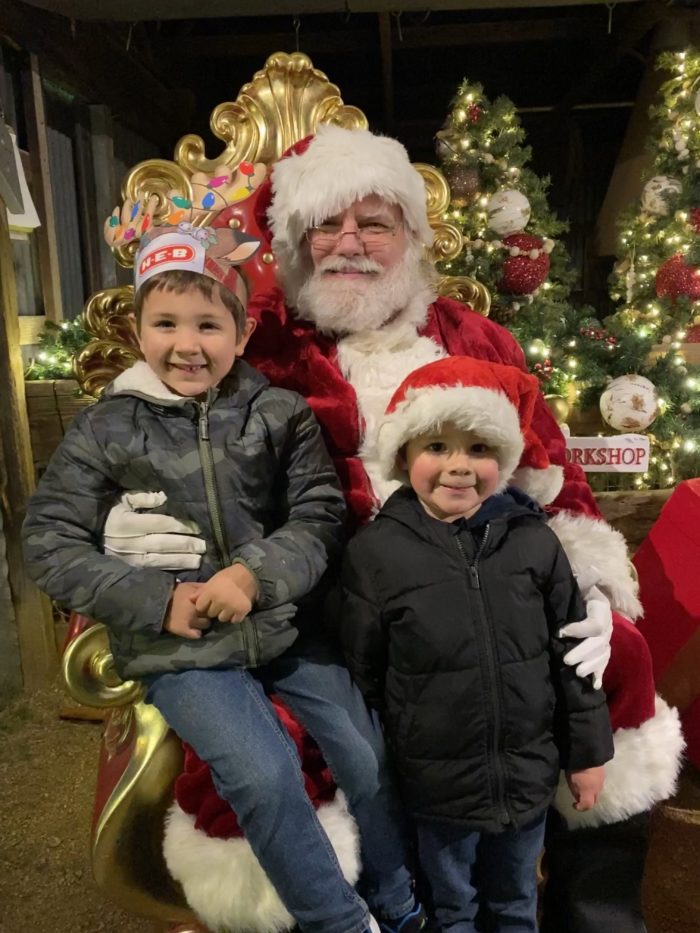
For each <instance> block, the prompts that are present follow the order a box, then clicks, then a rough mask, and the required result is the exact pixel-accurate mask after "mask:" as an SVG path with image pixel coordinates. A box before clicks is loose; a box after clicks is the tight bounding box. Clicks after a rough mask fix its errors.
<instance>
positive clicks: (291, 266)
mask: <svg viewBox="0 0 700 933" xmlns="http://www.w3.org/2000/svg"><path fill="white" fill-rule="evenodd" d="M342 134H345V135H344V136H343V135H342ZM329 153H330V154H331V156H332V158H329ZM412 175H415V176H416V177H417V178H418V183H417V182H416V181H415V179H414V178H413V177H412ZM418 184H419V186H420V187H419V186H418ZM368 194H379V195H380V196H382V197H384V198H385V199H386V200H388V201H390V202H391V203H394V204H398V205H399V206H400V207H401V208H402V210H403V215H404V221H405V223H406V225H407V227H408V228H409V230H411V231H412V232H414V233H415V234H416V235H417V236H419V237H420V238H421V239H422V240H423V242H428V240H427V236H428V235H429V231H427V232H426V227H427V218H426V215H425V192H424V188H423V182H422V180H421V179H420V176H418V175H417V173H416V172H415V170H413V169H412V168H411V167H410V163H408V159H407V156H406V153H405V150H404V149H403V147H401V146H400V145H399V144H398V143H396V142H395V141H394V140H384V139H380V138H378V137H375V136H372V134H370V133H367V132H366V131H361V130H356V131H347V130H340V129H338V128H337V127H322V128H321V131H320V132H319V134H318V136H317V137H314V138H313V139H311V140H306V141H303V142H302V144H301V145H300V146H297V147H295V153H294V154H293V155H292V157H291V158H288V159H283V160H282V161H281V162H279V163H277V165H276V166H275V168H274V171H273V173H272V184H271V186H270V190H269V191H268V193H267V197H268V200H267V201H264V200H263V208H264V209H265V210H267V213H268V220H269V227H270V228H271V230H272V233H273V239H272V243H273V248H274V249H275V254H276V256H277V258H278V262H279V263H280V265H281V266H282V267H283V268H282V270H281V271H282V272H283V273H284V272H285V269H284V266H285V264H286V266H287V268H286V273H287V275H286V277H285V278H286V282H287V283H288V282H289V281H291V279H293V277H294V274H297V278H299V277H300V276H299V273H300V271H301V269H300V265H299V263H300V259H299V256H300V252H301V250H300V237H302V236H303V233H304V230H305V229H307V228H308V227H311V226H313V225H314V224H317V223H320V222H322V221H323V220H324V219H325V218H326V217H329V216H333V215H334V214H336V213H337V212H338V211H342V210H344V209H345V208H347V207H348V206H349V205H350V204H351V203H353V202H354V201H356V200H358V199H360V198H363V197H365V196H366V195H368ZM270 199H271V202H272V203H271V204H270ZM299 205H301V210H300V209H299ZM308 271H309V270H308V269H307V270H306V273H307V274H308ZM249 313H250V314H251V315H252V316H253V317H255V319H256V321H257V325H258V326H257V329H256V331H255V333H254V335H253V337H252V339H251V341H250V343H249V345H248V349H247V351H246V358H247V360H248V361H249V362H250V363H251V364H252V365H253V366H255V367H256V368H257V369H259V370H260V371H261V372H262V373H264V375H266V376H267V378H268V379H269V380H270V382H271V383H272V384H273V385H275V386H282V387H285V388H288V389H292V390H294V391H296V392H298V393H300V394H301V395H302V396H303V397H304V398H305V399H306V400H307V401H308V403H309V404H310V406H311V408H312V409H313V411H314V413H315V415H316V417H317V418H318V420H319V422H320V423H321V426H322V428H323V432H324V436H325V440H326V443H327V445H328V448H329V450H330V453H331V455H332V457H333V459H334V461H335V465H336V468H337V470H338V474H339V476H340V478H341V481H342V483H343V487H344V489H345V493H346V498H347V501H348V505H349V508H350V511H351V514H352V517H353V519H354V522H355V524H357V525H359V524H362V523H364V522H367V521H369V520H370V519H371V517H372V514H373V512H374V511H375V510H376V508H377V506H378V505H379V504H380V503H381V502H382V501H384V499H386V497H387V495H388V494H389V493H390V492H391V491H392V489H393V487H390V486H387V485H385V484H384V482H383V481H382V480H381V479H380V478H379V471H378V465H377V463H376V449H375V440H376V428H377V425H378V422H379V419H380V418H381V416H382V415H383V413H384V410H385V408H386V405H387V403H388V402H389V399H390V398H391V396H392V394H393V392H394V390H395V389H396V387H397V386H398V385H399V384H400V383H401V382H402V381H403V379H404V378H405V377H406V376H407V375H408V373H409V372H411V371H412V370H414V369H416V368H417V367H419V366H422V365H424V364H425V363H428V362H431V361H433V360H436V359H439V358H441V357H444V356H448V355H465V356H473V357H476V358H478V359H485V360H489V361H492V362H497V363H505V364H511V365H515V366H518V367H521V368H524V357H523V353H522V351H521V349H520V347H519V346H518V344H517V343H516V341H515V340H514V338H513V337H512V336H511V334H510V333H509V332H508V331H507V330H505V329H504V328H503V327H501V326H499V325H498V324H495V323H494V322H492V321H490V320H488V319H487V318H484V317H483V316H481V315H479V314H477V313H475V312H474V311H472V310H471V309H469V308H467V307H465V306H464V305H462V304H460V303H458V302H456V301H453V300H451V299H446V298H437V299H434V296H432V295H430V294H429V289H428V290H426V291H425V292H423V293H421V294H416V295H415V296H414V297H413V299H412V300H411V301H409V303H408V306H407V307H404V308H403V309H402V310H401V311H400V313H399V314H398V315H394V316H393V317H392V318H391V320H390V322H389V323H386V324H384V325H382V326H381V327H379V328H376V329H373V330H368V331H364V332H360V333H346V334H342V322H339V326H338V331H339V333H340V334H341V335H340V336H338V335H333V334H328V333H321V332H320V331H319V330H318V329H317V327H316V326H315V325H314V323H312V322H311V321H308V320H302V319H300V317H299V316H295V314H294V312H293V311H292V310H290V308H289V307H288V306H287V304H286V303H285V298H284V294H283V293H282V291H281V290H280V289H273V290H272V291H270V292H267V293H265V294H259V295H257V296H255V297H254V299H253V301H252V303H251V304H250V305H249ZM533 428H534V429H535V431H536V432H537V434H538V435H539V437H540V439H541V441H542V443H543V445H544V447H545V449H546V451H547V455H548V457H549V467H548V468H547V469H545V470H543V469H533V468H532V467H531V466H530V465H529V464H528V463H527V462H525V463H523V462H522V461H521V465H520V468H519V470H518V471H517V472H516V474H515V476H514V479H513V482H515V483H516V484H517V485H519V486H521V487H522V488H523V489H524V490H525V491H526V492H528V493H529V494H530V495H531V496H532V497H533V498H535V499H537V500H538V501H539V502H540V503H541V504H543V505H546V506H548V508H549V509H550V511H551V512H552V518H551V520H550V521H551V526H552V527H553V529H554V530H555V531H556V533H557V534H558V536H559V538H560V539H561V541H562V543H563V545H564V547H565V550H566V552H567V555H568V556H569V560H570V562H571V564H572V567H573V569H574V571H575V572H576V573H577V574H584V575H585V573H586V572H588V571H590V568H591V566H592V565H594V566H595V568H596V579H595V583H596V585H597V586H598V587H599V589H600V590H602V591H603V593H604V594H605V596H606V597H607V599H608V600H609V602H610V604H611V606H612V609H613V610H614V611H615V613H620V614H621V615H617V614H615V615H614V617H613V619H614V629H613V636H612V641H611V649H612V658H611V662H610V664H609V667H608V670H607V672H606V675H605V680H604V688H605V689H606V691H607V693H608V699H609V705H610V712H611V719H612V723H613V728H614V729H615V758H614V759H613V761H612V762H610V763H609V764H608V765H606V783H605V788H604V790H603V793H602V795H601V797H600V799H599V801H598V803H597V804H596V806H595V807H594V808H593V809H592V810H590V811H587V812H584V813H579V812H578V811H576V810H574V809H573V806H572V800H571V795H570V794H569V793H568V792H567V791H566V790H565V784H563V785H562V788H561V792H560V793H559V794H558V796H557V800H556V803H555V807H556V808H557V810H558V812H559V813H560V815H561V817H562V826H563V827H564V829H565V831H566V835H567V845H568V843H569V841H570V839H571V837H572V834H571V830H578V831H580V832H577V833H576V836H579V834H580V833H584V835H585V836H586V838H587V839H590V838H591V834H592V837H593V838H595V839H598V838H600V833H601V829H600V828H596V827H602V826H603V824H605V825H607V826H608V827H610V826H613V827H615V826H622V825H625V824H627V823H628V822H629V820H630V818H631V819H634V818H635V817H636V816H638V815H641V814H645V813H647V812H648V811H649V809H650V808H651V806H652V805H653V804H654V803H655V802H657V801H659V800H662V799H664V798H665V797H667V796H669V795H670V794H671V793H672V792H673V789H674V786H675V781H676V777H677V773H678V768H679V762H680V755H681V751H682V744H683V742H682V737H681V733H680V727H679V723H678V717H677V715H676V713H675V711H674V710H671V709H670V708H669V707H668V706H667V705H666V704H665V703H664V701H663V700H661V699H659V698H658V697H656V696H655V691H654V685H653V679H652V675H651V664H650V661H649V653H648V649H647V647H646V643H645V642H644V639H643V638H642V636H641V635H640V634H639V633H638V631H637V630H636V628H635V627H634V626H633V625H631V624H630V623H629V622H627V621H626V619H625V618H622V616H626V617H627V618H632V619H634V618H636V617H637V616H638V615H639V614H640V613H641V607H640V604H639V601H638V599H637V587H636V583H635V581H634V579H633V577H632V576H631V574H630V569H629V563H628V560H627V551H626V546H625V542H624V539H623V538H622V536H621V535H620V534H619V533H618V532H616V531H615V530H613V529H612V528H610V526H608V525H607V524H606V523H605V522H604V521H602V520H601V519H600V513H599V511H598V509H597V507H596V504H595V500H594V498H593V496H592V493H591V491H590V488H589V486H588V484H587V482H586V479H585V474H584V473H583V472H582V471H581V469H580V467H577V466H575V465H573V464H568V463H567V462H566V458H565V442H564V438H563V435H562V433H561V431H560V429H559V427H558V425H557V424H556V422H555V420H554V418H553V416H552V414H551V412H550V410H549V408H548V406H547V404H546V402H545V400H544V398H543V397H540V399H539V403H538V405H537V409H536V412H535V415H534V418H533ZM188 831H189V829H188ZM191 831H192V832H196V830H194V828H193V827H191ZM559 837H561V834H559ZM183 841H185V839H184V838H182V837H180V839H179V842H180V843H182V842H183ZM558 844H559V843H558V842H557V840H556V839H555V838H553V839H552V841H551V850H552V851H554V849H555V846H556V845H558ZM613 844H614V845H616V846H619V840H617V841H615V842H614V843H613ZM568 847H569V849H571V846H570V845H568ZM594 848H595V847H594ZM632 850H635V854H634V858H636V860H637V861H636V862H635V864H634V865H632V867H631V868H630V867H629V865H630V864H631V863H628V867H627V868H624V870H623V872H622V874H620V869H619V861H620V857H622V858H623V859H624V858H627V855H630V852H631V851H632ZM573 851H581V848H580V845H579V846H578V849H577V846H576V845H574V846H573ZM621 852H622V856H620V853H621ZM625 852H627V855H625ZM643 853H644V846H643V838H642V839H641V841H640V837H639V835H638V834H637V835H635V836H634V838H633V839H632V841H631V849H630V844H629V843H628V845H627V848H626V849H625V848H624V847H623V849H620V848H617V849H616V850H615V852H614V853H613V856H612V858H613V860H614V861H615V864H616V865H617V866H618V867H617V868H614V867H613V865H612V864H610V865H605V864H604V861H605V860H604V857H602V856H601V854H600V849H597V850H596V854H595V855H594V856H592V858H595V859H596V860H597V861H598V869H599V871H598V873H597V874H596V875H595V883H594V884H593V888H594V890H591V889H590V887H589V889H586V888H585V885H584V887H583V888H580V887H579V888H578V889H576V888H575V887H571V888H568V889H566V888H567V885H566V883H565V882H566V878H567V872H568V869H567V864H569V863H570V862H571V857H570V853H569V855H566V854H565V853H564V852H563V850H562V855H561V858H559V857H558V856H556V858H557V871H556V872H553V873H552V878H553V881H554V880H556V884H554V883H553V884H552V892H550V894H551V895H552V896H551V897H550V903H549V908H548V909H549V911H550V919H549V920H548V921H547V923H548V927H547V928H548V929H549V930H558V929H563V928H564V927H563V926H561V924H562V923H565V925H566V928H567V929H569V930H571V931H573V933H594V931H595V933H600V931H601V930H602V929H604V928H605V929H610V930H613V929H614V930H615V931H616V933H641V931H642V930H643V929H644V927H643V925H642V921H641V915H640V914H639V906H638V904H639V886H640V882H641V863H640V862H639V859H640V858H641V859H642V862H643ZM567 859H568V860H569V862H568V863H567ZM579 869H580V866H577V868H576V869H575V870H576V872H577V874H578V876H579V877H580V876H581V874H582V873H581V871H580V870H579ZM573 870H574V869H572V871H573ZM600 870H602V873H603V874H604V875H605V876H606V877H607V878H608V881H609V884H608V887H607V889H606V891H601V890H600V885H599V882H600V878H601V871H600ZM586 877H587V878H588V879H590V877H591V875H590V874H588V875H587V876H586ZM557 885H559V886H560V887H561V888H562V892H561V894H557V891H556V890H555V889H556V887H557ZM565 889H566V890H565ZM591 898H593V900H596V899H597V898H598V899H600V898H602V901H603V902H604V904H605V909H606V910H607V913H605V916H606V918H607V920H606V924H608V925H605V924H604V925H603V926H602V927H601V926H600V925H599V919H600V916H602V915H598V914H591V912H590V908H589V903H588V902H589V901H590V899H591ZM576 900H579V901H580V905H577V904H574V903H572V902H573V901H576ZM591 916H594V917H595V918H597V919H594V920H591ZM596 924H598V925H596ZM609 924H612V925H609Z"/></svg>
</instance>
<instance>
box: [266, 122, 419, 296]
mask: <svg viewBox="0 0 700 933" xmlns="http://www.w3.org/2000/svg"><path fill="white" fill-rule="evenodd" d="M272 191H273V196H272V203H271V205H270V207H269V208H268V212H267V216H268V218H269V221H270V228H271V230H272V249H273V251H274V253H275V256H276V258H277V261H278V263H279V266H280V269H281V270H282V272H283V279H284V281H285V282H286V281H295V282H298V281H299V278H300V275H301V274H302V269H301V267H302V266H303V264H304V255H303V250H301V249H300V248H299V244H300V243H301V240H302V238H303V236H304V233H305V232H306V230H308V228H309V227H313V226H314V225H315V224H318V223H321V222H322V221H324V220H326V218H328V217H332V216H333V215H334V214H337V213H339V212H340V211H343V210H345V209H346V208H348V207H349V206H350V205H351V204H352V203H353V202H354V201H358V200H361V199H362V198H364V197H367V195H370V194H377V195H379V196H380V197H382V198H384V199H385V200H386V201H388V202H389V203H390V204H398V206H399V207H400V208H401V210H402V211H403V215H404V220H405V222H406V225H407V226H408V228H409V229H410V230H411V231H412V233H413V235H414V236H415V237H416V238H417V239H418V240H419V241H420V242H422V243H423V244H424V245H425V246H430V245H431V244H432V242H433V231H432V229H431V227H430V224H429V223H428V213H427V206H426V204H427V201H426V197H427V195H426V188H425V183H424V181H423V179H422V177H421V176H420V174H419V173H418V172H417V171H416V169H415V168H414V167H413V166H412V165H411V162H410V160H409V158H408V153H407V152H406V149H405V148H404V147H403V146H402V145H401V143H400V142H398V140H396V139H390V138H389V137H387V136H377V135H375V134H374V133H370V132H369V130H359V129H358V130H347V129H343V128H341V127H339V126H332V125H330V124H323V125H322V126H319V128H318V130H317V131H316V135H315V137H314V139H313V140H312V141H311V143H310V144H309V147H308V149H307V150H306V152H303V153H300V154H298V155H297V154H293V155H289V156H287V157H286V158H284V159H280V161H279V162H277V163H276V164H275V166H274V168H273V170H272Z"/></svg>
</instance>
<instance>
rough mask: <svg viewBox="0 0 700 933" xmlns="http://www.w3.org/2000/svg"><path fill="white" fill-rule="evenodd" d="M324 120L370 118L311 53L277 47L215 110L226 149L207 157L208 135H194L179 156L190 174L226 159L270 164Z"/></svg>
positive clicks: (356, 122)
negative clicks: (232, 96) (315, 63)
mask: <svg viewBox="0 0 700 933" xmlns="http://www.w3.org/2000/svg"><path fill="white" fill-rule="evenodd" d="M321 123H334V124H336V125H338V126H343V127H346V128H348V129H356V128H366V126H367V118H366V117H365V115H364V114H363V113H362V111H361V110H358V108H357V107H350V106H347V105H346V104H344V103H343V101H342V99H341V97H340V91H339V89H338V88H337V87H336V85H335V84H331V82H330V81H329V80H328V78H327V77H326V75H325V74H324V73H323V72H322V71H319V70H318V69H317V68H314V66H313V64H312V62H311V59H310V58H309V57H308V56H307V55H304V54H303V53H302V52H294V53H293V54H291V55H288V54H287V53H286V52H276V53H274V54H273V55H270V57H269V58H268V59H267V61H266V62H265V67H264V68H262V69H261V70H260V71H258V72H256V73H255V75H254V76H253V80H252V81H250V82H249V83H248V84H244V85H243V87H242V88H241V90H240V92H239V94H238V97H237V98H236V100H235V101H231V102H227V103H223V104H219V106H218V107H216V108H215V109H214V111H213V112H212V115H211V118H210V121H209V125H210V127H211V130H212V133H213V134H214V135H215V136H216V137H217V139H220V140H222V141H223V142H224V143H225V144H226V148H225V149H224V151H223V152H222V153H221V154H220V155H218V156H216V157H215V158H214V159H207V157H206V156H205V154H204V140H203V139H202V138H201V136H196V135H194V134H189V135H187V136H183V138H182V139H181V140H180V141H179V143H178V144H177V146H176V149H175V159H176V161H177V163H178V165H180V166H182V168H184V169H185V170H186V171H188V172H190V173H192V172H196V171H200V172H201V171H204V172H211V171H213V170H214V168H215V166H217V165H222V164H226V165H228V166H236V165H238V164H239V163H240V162H242V161H244V160H247V161H249V162H265V163H266V164H268V165H269V164H270V163H272V162H275V161H277V159H279V158H280V156H281V155H282V153H283V152H284V151H285V149H288V148H289V146H291V145H293V143H295V142H297V140H299V139H303V138H304V137H305V136H308V135H309V134H310V133H314V132H315V131H316V129H317V127H318V126H319V124H321Z"/></svg>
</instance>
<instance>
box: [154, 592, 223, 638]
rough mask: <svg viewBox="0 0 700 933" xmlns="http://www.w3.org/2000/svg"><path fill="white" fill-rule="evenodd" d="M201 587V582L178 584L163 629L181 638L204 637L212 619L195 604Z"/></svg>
mask: <svg viewBox="0 0 700 933" xmlns="http://www.w3.org/2000/svg"><path fill="white" fill-rule="evenodd" d="M201 588H202V584H201V583H178V584H176V586H175V588H174V589H173V595H172V598H171V600H170V605H169V606H168V611H167V612H166V614H165V619H164V620H163V629H164V630H165V631H166V632H170V634H171V635H178V636H179V637H180V638H190V639H195V638H201V637H202V634H203V632H204V631H205V630H206V629H208V628H209V626H210V625H211V620H210V619H208V618H207V617H206V616H203V615H200V614H199V612H198V611H197V608H196V606H195V605H194V601H195V600H196V599H197V595H198V593H199V591H200V590H201Z"/></svg>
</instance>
